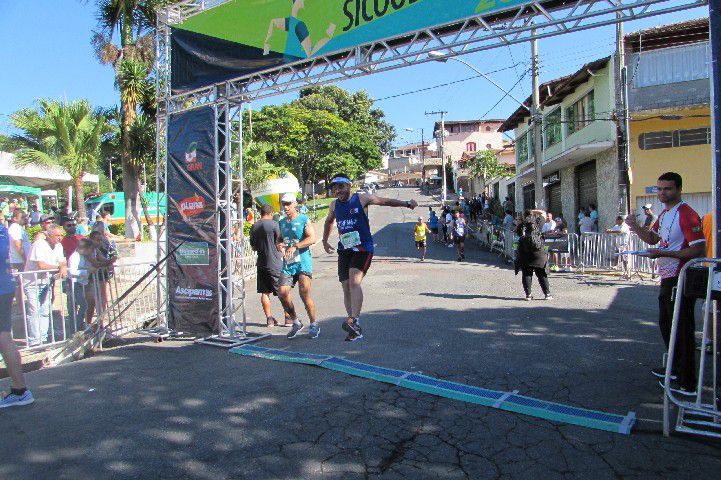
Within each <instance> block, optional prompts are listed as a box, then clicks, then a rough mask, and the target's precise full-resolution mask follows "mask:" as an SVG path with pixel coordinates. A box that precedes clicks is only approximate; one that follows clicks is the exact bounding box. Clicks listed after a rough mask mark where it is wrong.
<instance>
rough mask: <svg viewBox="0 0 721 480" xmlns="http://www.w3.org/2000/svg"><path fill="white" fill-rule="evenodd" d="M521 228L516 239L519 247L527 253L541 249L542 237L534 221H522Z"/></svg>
mask: <svg viewBox="0 0 721 480" xmlns="http://www.w3.org/2000/svg"><path fill="white" fill-rule="evenodd" d="M521 229H522V231H521V237H520V238H519V239H518V246H519V249H522V250H523V251H525V252H529V253H530V252H538V251H540V250H543V238H542V237H541V232H540V231H539V230H538V228H537V227H536V225H535V223H533V222H526V221H524V222H523V223H522V224H521Z"/></svg>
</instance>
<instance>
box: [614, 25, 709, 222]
mask: <svg viewBox="0 0 721 480" xmlns="http://www.w3.org/2000/svg"><path fill="white" fill-rule="evenodd" d="M708 27H709V22H708V18H701V19H697V20H690V21H686V22H681V23H676V24H671V25H663V26H661V27H656V28H650V29H646V30H641V31H639V32H635V33H632V34H630V35H628V36H626V52H627V55H626V65H627V67H628V71H629V78H631V81H630V83H629V110H630V115H631V122H630V124H631V125H630V127H631V131H630V137H629V140H630V164H631V172H632V184H631V189H630V197H631V208H632V211H635V212H637V213H640V212H641V207H642V206H643V205H644V204H646V203H651V204H653V205H654V206H655V208H654V211H655V212H656V213H657V214H658V213H659V212H660V211H661V210H662V209H663V207H662V206H661V204H660V202H659V201H658V199H657V196H656V181H657V179H658V177H659V175H661V174H662V173H664V172H669V171H673V172H677V173H679V174H680V175H681V177H682V178H683V192H684V194H683V199H684V200H685V201H686V202H687V203H688V204H689V205H691V207H693V208H694V210H696V211H697V212H698V214H699V215H703V214H705V213H706V212H708V211H710V210H711V155H712V152H711V128H710V126H711V116H710V106H709V104H710V85H709V68H710V63H711V62H710V60H711V56H710V48H709V41H708V38H709V36H708Z"/></svg>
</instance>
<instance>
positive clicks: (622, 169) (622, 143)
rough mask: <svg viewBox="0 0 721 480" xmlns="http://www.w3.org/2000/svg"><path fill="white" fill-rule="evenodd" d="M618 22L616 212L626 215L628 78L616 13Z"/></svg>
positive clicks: (627, 187) (618, 25)
mask: <svg viewBox="0 0 721 480" xmlns="http://www.w3.org/2000/svg"><path fill="white" fill-rule="evenodd" d="M616 18H618V20H619V22H618V23H617V24H616V55H615V62H616V65H615V67H616V68H615V72H614V73H615V76H616V82H615V87H616V88H615V96H616V150H617V155H618V212H619V214H620V215H628V211H629V208H630V205H629V204H630V198H629V194H630V192H629V183H630V182H629V180H630V179H629V174H628V172H629V168H628V156H629V155H628V154H629V143H628V133H629V129H628V96H627V93H628V86H627V83H628V78H627V70H626V54H625V49H624V41H623V22H622V21H621V19H622V18H623V14H622V13H621V12H617V13H616Z"/></svg>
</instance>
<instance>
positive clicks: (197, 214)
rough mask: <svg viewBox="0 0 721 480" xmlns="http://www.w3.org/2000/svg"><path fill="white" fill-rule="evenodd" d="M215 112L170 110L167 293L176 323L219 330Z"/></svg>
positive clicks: (191, 329) (193, 329)
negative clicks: (176, 112)
mask: <svg viewBox="0 0 721 480" xmlns="http://www.w3.org/2000/svg"><path fill="white" fill-rule="evenodd" d="M214 120H215V114H214V111H213V108H212V107H204V108H199V109H196V110H191V111H188V112H184V113H180V114H173V115H170V118H169V121H168V182H167V189H168V247H169V249H171V250H172V249H173V248H175V247H178V249H177V250H176V251H175V253H174V254H173V255H172V256H171V258H170V259H168V294H169V296H170V298H169V302H168V303H169V310H170V321H171V325H172V326H173V328H176V329H177V330H181V331H183V332H188V333H192V334H196V335H199V336H204V335H209V334H212V333H216V330H217V319H218V291H219V289H218V242H217V238H216V230H215V222H216V215H215V210H216V197H217V195H216V188H215V175H216V171H217V167H216V165H215V154H214V152H215V129H214V123H215V121H214Z"/></svg>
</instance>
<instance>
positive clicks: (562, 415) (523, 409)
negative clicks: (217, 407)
mask: <svg viewBox="0 0 721 480" xmlns="http://www.w3.org/2000/svg"><path fill="white" fill-rule="evenodd" d="M230 352H231V353H237V354H239V355H246V356H250V357H257V358H265V359H267V360H277V361H280V362H289V363H303V364H306V365H315V366H318V367H323V368H327V369H329V370H335V371H337V372H343V373H347V374H348V375H354V376H356V377H363V378H368V379H370V380H377V381H379V382H385V383H390V384H393V385H398V386H399V387H404V388H409V389H411V390H416V391H419V392H425V393H430V394H431V395H437V396H439V397H445V398H452V399H454V400H460V401H463V402H468V403H475V404H477V405H484V406H486V407H492V408H498V409H501V410H508V411H510V412H516V413H523V414H525V415H531V416H533V417H539V418H545V419H546V420H553V421H556V422H564V423H571V424H573V425H580V426H582V427H588V428H596V429H599V430H607V431H609V432H615V433H623V434H626V435H628V434H630V433H631V428H632V427H633V425H634V423H636V414H635V413H634V412H628V413H627V414H626V415H625V416H624V415H616V414H613V413H604V412H599V411H597V410H588V409H585V408H578V407H571V406H569V405H563V404H561V403H554V402H547V401H545V400H538V399H536V398H531V397H525V396H523V395H518V391H513V392H501V391H498V390H488V389H485V388H480V387H474V386H472V385H464V384H462V383H455V382H448V381H446V380H439V379H436V378H433V377H428V376H426V375H420V374H417V373H412V372H406V371H403V370H393V369H390V368H384V367H377V366H375V365H368V364H366V363H360V362H353V361H351V360H346V359H344V358H338V357H333V356H330V355H318V354H313V353H302V352H287V351H285V350H278V349H274V348H265V347H259V346H257V345H243V346H240V347H235V348H232V349H230Z"/></svg>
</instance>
